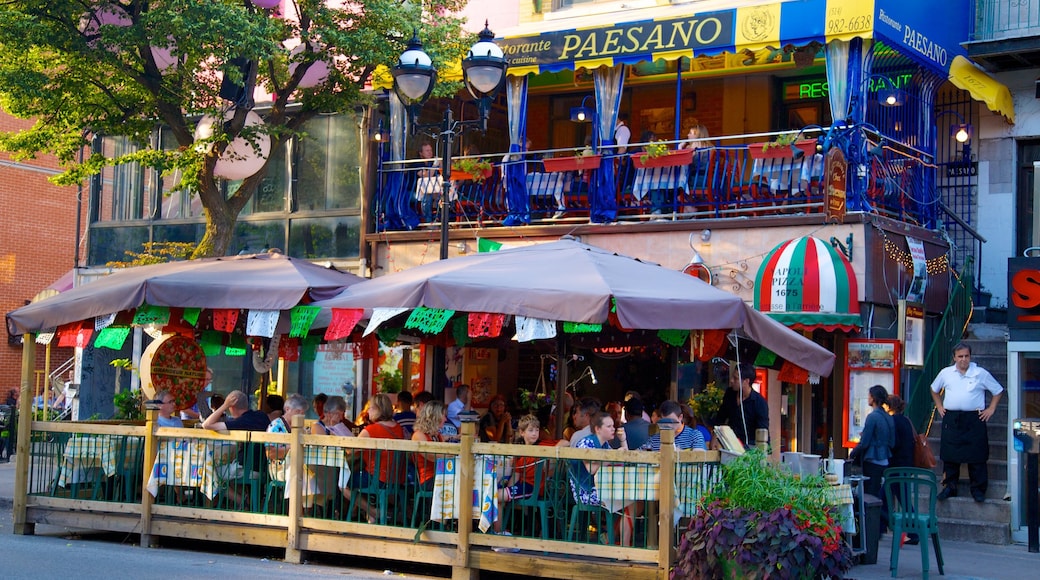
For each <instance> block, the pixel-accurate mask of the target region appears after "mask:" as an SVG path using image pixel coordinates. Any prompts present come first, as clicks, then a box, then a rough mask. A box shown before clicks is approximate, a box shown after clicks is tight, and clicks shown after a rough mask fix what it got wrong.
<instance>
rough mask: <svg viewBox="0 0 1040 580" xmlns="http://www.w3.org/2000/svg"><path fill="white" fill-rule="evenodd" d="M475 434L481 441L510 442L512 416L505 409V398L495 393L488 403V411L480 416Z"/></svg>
mask: <svg viewBox="0 0 1040 580" xmlns="http://www.w3.org/2000/svg"><path fill="white" fill-rule="evenodd" d="M477 434H478V435H479V436H480V441H481V443H512V442H513V417H512V416H511V415H510V414H509V411H506V399H505V397H503V396H502V395H495V397H494V398H493V399H491V404H490V405H488V412H487V413H485V414H484V416H483V417H481V418H480V424H479V425H477Z"/></svg>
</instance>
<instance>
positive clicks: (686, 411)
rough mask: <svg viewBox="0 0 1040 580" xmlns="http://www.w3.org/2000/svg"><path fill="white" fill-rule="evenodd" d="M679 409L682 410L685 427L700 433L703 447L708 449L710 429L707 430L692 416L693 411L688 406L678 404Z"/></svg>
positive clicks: (699, 420) (706, 427)
mask: <svg viewBox="0 0 1040 580" xmlns="http://www.w3.org/2000/svg"><path fill="white" fill-rule="evenodd" d="M679 407H680V408H681V409H682V416H683V422H684V423H685V424H686V425H687V426H689V427H693V428H694V429H696V430H698V431H700V433H701V437H704V445H706V446H707V447H708V448H709V449H710V448H711V429H708V426H707V425H705V424H704V421H702V420H701V419H699V418H698V417H697V416H696V415H694V414H693V409H691V408H690V406H689V405H687V404H686V403H679Z"/></svg>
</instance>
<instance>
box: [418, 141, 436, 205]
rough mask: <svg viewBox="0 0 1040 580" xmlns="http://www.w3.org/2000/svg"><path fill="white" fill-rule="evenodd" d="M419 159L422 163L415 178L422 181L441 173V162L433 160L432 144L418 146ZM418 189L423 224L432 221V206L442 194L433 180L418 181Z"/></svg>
mask: <svg viewBox="0 0 1040 580" xmlns="http://www.w3.org/2000/svg"><path fill="white" fill-rule="evenodd" d="M419 158H420V159H422V160H423V161H422V162H420V163H419V164H418V167H419V169H418V170H417V171H416V176H417V177H418V178H419V179H420V180H422V179H424V178H433V177H436V176H438V175H440V173H441V160H440V159H435V158H434V156H433V144H431V143H430V142H428V141H427V142H424V143H423V144H422V145H420V146H419ZM418 187H420V188H421V190H420V191H419V192H418V193H419V194H420V195H419V196H417V197H419V198H420V201H419V203H420V206H421V209H422V217H423V221H424V222H432V221H433V204H434V201H435V198H436V200H438V201H439V200H440V196H441V194H442V191H441V186H439V185H436V184H435V183H434V180H432V179H428V180H426V181H419V182H418Z"/></svg>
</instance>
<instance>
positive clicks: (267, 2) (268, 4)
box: [252, 0, 282, 10]
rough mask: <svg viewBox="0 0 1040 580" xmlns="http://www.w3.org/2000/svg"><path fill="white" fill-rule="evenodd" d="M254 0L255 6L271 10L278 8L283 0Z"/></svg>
mask: <svg viewBox="0 0 1040 580" xmlns="http://www.w3.org/2000/svg"><path fill="white" fill-rule="evenodd" d="M252 2H253V6H256V7H257V8H263V9H264V10H270V9H271V8H276V7H277V6H278V5H279V4H281V3H282V0H252Z"/></svg>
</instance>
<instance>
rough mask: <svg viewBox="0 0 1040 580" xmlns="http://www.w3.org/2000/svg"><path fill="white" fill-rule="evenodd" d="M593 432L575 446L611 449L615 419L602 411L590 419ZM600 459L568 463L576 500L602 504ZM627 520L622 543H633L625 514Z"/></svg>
mask: <svg viewBox="0 0 1040 580" xmlns="http://www.w3.org/2000/svg"><path fill="white" fill-rule="evenodd" d="M589 426H590V428H591V431H592V432H591V433H590V434H589V435H588V436H587V437H584V438H582V439H581V440H579V441H578V442H577V443H576V444H574V445H573V447H575V448H577V449H610V440H611V439H613V438H614V434H615V432H616V430H615V428H614V420H613V419H611V418H610V415H608V414H606V413H604V412H602V411H600V412H597V413H595V414H594V415H592V417H591V418H590V419H589ZM601 463H602V462H600V461H579V460H571V461H570V463H569V464H568V482H569V483H570V486H571V495H572V496H573V497H574V501H576V502H578V503H581V504H584V505H594V506H599V505H602V502H600V499H599V492H598V491H597V490H596V479H595V476H596V472H597V471H599V468H600V464H601ZM625 520H626V521H625V522H624V523H623V524H622V526H621V544H622V545H624V546H631V545H632V525H631V522H630V521H627V520H628V516H627V515H626V516H625Z"/></svg>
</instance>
